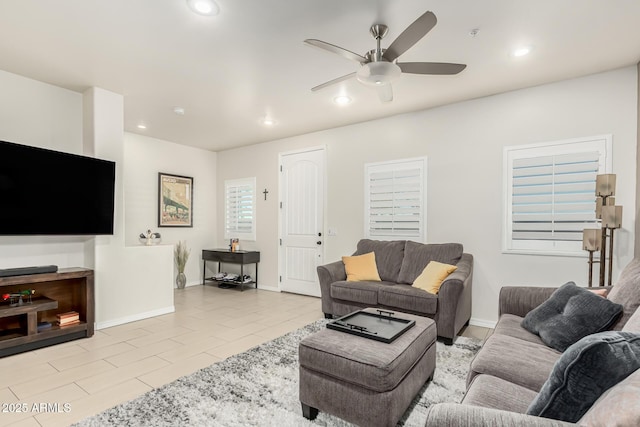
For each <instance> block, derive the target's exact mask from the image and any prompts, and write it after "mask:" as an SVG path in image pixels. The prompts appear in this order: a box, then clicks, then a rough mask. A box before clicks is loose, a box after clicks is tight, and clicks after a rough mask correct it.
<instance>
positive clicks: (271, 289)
mask: <svg viewBox="0 0 640 427" xmlns="http://www.w3.org/2000/svg"><path fill="white" fill-rule="evenodd" d="M258 289H260V290H263V291H269V292H280V288H279V287H277V286H263V285H258Z"/></svg>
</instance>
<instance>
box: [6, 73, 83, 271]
mask: <svg viewBox="0 0 640 427" xmlns="http://www.w3.org/2000/svg"><path fill="white" fill-rule="evenodd" d="M0 94H1V95H0V140H2V141H10V142H15V143H19V144H24V145H31V146H35V147H44V148H50V149H53V150H57V151H63V152H66V153H73V154H82V95H80V94H79V93H76V92H72V91H70V90H66V89H62V88H59V87H56V86H52V85H49V84H46V83H42V82H39V81H36V80H32V79H28V78H26V77H22V76H18V75H15V74H11V73H7V72H5V71H0ZM87 240H91V239H90V238H87V237H59V236H27V237H24V236H22V237H13V236H0V268H13V267H27V266H35V265H50V264H54V265H57V266H58V267H60V268H63V267H83V266H85V254H84V243H85V242H86V241H87Z"/></svg>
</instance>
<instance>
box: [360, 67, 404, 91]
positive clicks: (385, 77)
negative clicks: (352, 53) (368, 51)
mask: <svg viewBox="0 0 640 427" xmlns="http://www.w3.org/2000/svg"><path fill="white" fill-rule="evenodd" d="M401 74H402V70H400V67H398V66H397V65H396V64H394V63H393V62H387V61H377V62H369V63H368V64H364V65H363V66H362V67H360V69H359V70H358V72H357V73H356V78H357V79H358V81H359V82H361V83H364V84H366V85H372V86H380V85H385V84H390V83H391V82H393V81H394V80H396V79H397V78H398V77H400V75H401Z"/></svg>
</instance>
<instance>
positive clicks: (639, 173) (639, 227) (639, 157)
mask: <svg viewBox="0 0 640 427" xmlns="http://www.w3.org/2000/svg"><path fill="white" fill-rule="evenodd" d="M637 73H638V85H637V87H636V89H637V91H638V92H637V93H638V109H637V113H638V122H637V129H638V131H637V132H638V133H637V139H636V141H637V144H638V145H637V153H636V183H637V185H636V207H635V209H636V210H635V212H636V244H635V254H636V257H637V256H640V167H638V165H640V62H639V63H638V65H637ZM623 211H624V209H623ZM623 215H624V212H623Z"/></svg>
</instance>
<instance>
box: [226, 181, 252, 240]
mask: <svg viewBox="0 0 640 427" xmlns="http://www.w3.org/2000/svg"><path fill="white" fill-rule="evenodd" d="M224 202H225V203H224V205H225V206H224V236H225V238H227V239H231V238H238V239H240V240H243V239H244V240H256V179H255V178H243V179H234V180H228V181H225V182H224Z"/></svg>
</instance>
